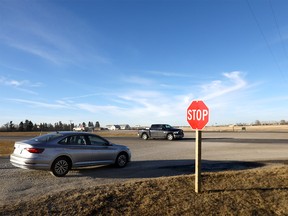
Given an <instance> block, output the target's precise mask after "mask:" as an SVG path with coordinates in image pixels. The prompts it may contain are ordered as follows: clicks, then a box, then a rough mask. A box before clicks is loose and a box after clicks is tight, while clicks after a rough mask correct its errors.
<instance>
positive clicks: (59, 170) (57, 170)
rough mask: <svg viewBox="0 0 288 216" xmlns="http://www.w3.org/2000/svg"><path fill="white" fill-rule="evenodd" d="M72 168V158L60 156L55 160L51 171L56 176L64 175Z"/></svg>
mask: <svg viewBox="0 0 288 216" xmlns="http://www.w3.org/2000/svg"><path fill="white" fill-rule="evenodd" d="M70 168H71V163H70V160H69V159H68V158H66V157H59V158H57V159H56V160H55V161H54V162H53V164H52V166H51V172H52V174H53V175H54V176H56V177H63V176H65V175H66V174H67V173H68V172H69V170H70Z"/></svg>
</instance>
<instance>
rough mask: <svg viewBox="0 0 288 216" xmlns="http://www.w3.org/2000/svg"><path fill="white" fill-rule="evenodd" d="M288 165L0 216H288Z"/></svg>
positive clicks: (150, 184)
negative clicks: (198, 185)
mask: <svg viewBox="0 0 288 216" xmlns="http://www.w3.org/2000/svg"><path fill="white" fill-rule="evenodd" d="M287 203H288V166H287V165H273V166H272V165H270V166H268V167H262V168H256V169H251V170H245V171H224V172H217V173H215V172H213V173H204V175H203V192H202V193H200V194H196V193H195V192H194V175H183V176H177V177H168V178H162V177H161V178H155V179H148V180H141V181H131V182H128V183H123V184H113V185H104V186H94V187H90V188H89V189H78V190H76V189H75V190H67V191H65V192H61V193H55V194H53V195H49V196H42V197H35V198H34V199H33V200H30V201H28V202H22V203H16V204H15V203H13V204H12V203H11V205H6V206H3V207H1V208H0V212H1V213H2V214H3V215H19V214H21V215H52V214H55V215H269V216H270V215H287V214H288V205H287Z"/></svg>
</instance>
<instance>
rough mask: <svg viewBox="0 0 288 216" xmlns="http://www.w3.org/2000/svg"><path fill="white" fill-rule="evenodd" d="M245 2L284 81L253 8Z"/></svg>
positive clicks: (247, 0)
mask: <svg viewBox="0 0 288 216" xmlns="http://www.w3.org/2000/svg"><path fill="white" fill-rule="evenodd" d="M246 2H247V4H248V7H249V9H250V12H251V14H252V16H253V18H254V20H255V22H256V25H257V27H258V29H259V31H260V33H261V35H262V37H263V39H264V41H265V43H266V46H267V47H268V50H269V52H270V54H271V56H272V58H273V60H274V62H275V64H276V65H277V68H278V70H279V71H280V74H281V75H282V77H283V79H285V80H286V78H285V76H284V73H283V71H282V70H281V67H280V65H279V63H278V61H277V58H276V56H275V55H274V53H273V50H272V48H271V46H270V44H269V42H268V40H267V38H266V37H265V34H264V31H263V30H262V28H261V25H260V22H259V20H258V19H257V16H256V14H255V13H254V10H253V8H252V6H251V4H250V2H249V0H246Z"/></svg>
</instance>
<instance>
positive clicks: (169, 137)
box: [167, 133, 174, 141]
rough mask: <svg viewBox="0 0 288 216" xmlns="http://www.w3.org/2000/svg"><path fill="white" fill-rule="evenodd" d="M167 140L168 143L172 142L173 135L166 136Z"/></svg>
mask: <svg viewBox="0 0 288 216" xmlns="http://www.w3.org/2000/svg"><path fill="white" fill-rule="evenodd" d="M167 140H169V141H172V140H174V136H173V134H171V133H169V134H167Z"/></svg>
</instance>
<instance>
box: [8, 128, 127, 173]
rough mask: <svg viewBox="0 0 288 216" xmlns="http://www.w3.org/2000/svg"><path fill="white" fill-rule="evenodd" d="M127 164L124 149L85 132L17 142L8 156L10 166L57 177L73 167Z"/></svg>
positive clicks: (54, 134)
mask: <svg viewBox="0 0 288 216" xmlns="http://www.w3.org/2000/svg"><path fill="white" fill-rule="evenodd" d="M130 160H131V152H130V150H129V148H128V147H126V146H123V145H116V144H112V143H110V142H109V141H108V140H106V139H104V138H103V137H100V136H98V135H95V134H92V133H85V132H55V133H49V134H46V135H43V136H39V137H35V138H32V139H29V140H24V141H18V142H15V144H14V151H13V154H11V155H10V162H11V163H12V165H14V166H16V167H20V168H24V169H43V170H50V171H51V173H52V174H53V175H55V176H57V177H62V176H65V175H66V174H67V173H68V172H69V170H70V169H72V168H77V167H87V166H95V165H106V164H107V165H108V164H115V165H116V166H117V167H125V166H126V164H127V163H128V162H129V161H130Z"/></svg>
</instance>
